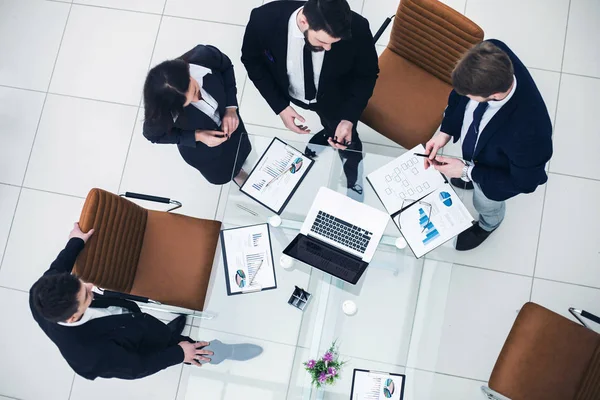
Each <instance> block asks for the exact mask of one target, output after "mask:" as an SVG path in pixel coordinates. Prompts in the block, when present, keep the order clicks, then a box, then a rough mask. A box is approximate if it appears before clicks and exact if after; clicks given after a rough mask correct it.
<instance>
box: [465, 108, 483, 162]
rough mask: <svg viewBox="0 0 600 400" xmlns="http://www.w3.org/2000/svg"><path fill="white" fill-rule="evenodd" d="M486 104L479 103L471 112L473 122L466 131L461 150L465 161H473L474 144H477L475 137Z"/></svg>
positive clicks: (477, 133)
mask: <svg viewBox="0 0 600 400" xmlns="http://www.w3.org/2000/svg"><path fill="white" fill-rule="evenodd" d="M488 105H489V104H488V103H479V105H478V106H477V108H476V109H475V111H473V122H472V123H471V126H469V129H468V130H467V134H466V135H465V138H464V139H463V143H462V150H463V159H465V160H467V161H471V160H472V159H473V154H474V153H475V144H476V143H477V136H479V125H480V124H481V118H482V117H483V114H484V113H485V110H486V109H487V108H488Z"/></svg>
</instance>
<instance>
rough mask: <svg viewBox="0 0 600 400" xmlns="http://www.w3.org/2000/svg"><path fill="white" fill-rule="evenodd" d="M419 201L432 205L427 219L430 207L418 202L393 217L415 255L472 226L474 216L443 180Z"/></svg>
mask: <svg viewBox="0 0 600 400" xmlns="http://www.w3.org/2000/svg"><path fill="white" fill-rule="evenodd" d="M421 201H422V202H424V203H428V204H431V218H430V219H429V220H428V215H429V207H428V206H427V205H426V204H420V203H417V204H414V205H413V206H411V207H409V208H407V209H405V210H404V211H402V212H401V213H400V214H398V215H396V216H395V217H394V222H395V223H396V225H398V227H399V228H400V230H401V232H402V235H403V236H404V238H405V239H406V241H407V243H408V245H409V246H410V248H411V249H412V251H413V252H414V253H415V256H417V257H421V256H423V255H424V254H426V253H428V252H430V251H431V250H433V249H435V248H436V247H438V246H440V245H442V244H444V243H445V242H447V241H448V240H450V239H452V238H453V237H455V236H456V235H458V234H459V233H461V232H463V231H464V230H466V229H468V228H469V227H471V225H472V221H473V217H472V216H471V214H469V211H468V210H467V208H466V207H465V206H464V204H463V203H462V201H460V199H459V198H458V196H457V194H456V192H455V191H454V190H453V189H452V187H451V186H450V184H448V183H444V184H443V185H442V186H441V187H440V188H439V189H438V190H436V191H434V192H433V193H431V194H430V195H429V196H426V197H425V198H423V199H422V200H421Z"/></svg>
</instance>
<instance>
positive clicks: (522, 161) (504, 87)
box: [425, 40, 552, 250]
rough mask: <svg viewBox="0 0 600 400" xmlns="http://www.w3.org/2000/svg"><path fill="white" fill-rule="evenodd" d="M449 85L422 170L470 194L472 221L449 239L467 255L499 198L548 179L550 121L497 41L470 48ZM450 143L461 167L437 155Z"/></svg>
mask: <svg viewBox="0 0 600 400" xmlns="http://www.w3.org/2000/svg"><path fill="white" fill-rule="evenodd" d="M452 84H453V86H454V90H453V91H452V92H451V93H450V97H449V99H448V107H447V108H446V112H445V114H444V119H443V121H442V126H441V129H440V133H439V134H438V135H436V136H435V137H434V138H432V139H431V140H430V141H429V142H427V144H426V146H425V147H426V150H427V152H428V154H429V158H428V159H425V168H428V167H429V166H433V167H434V168H435V169H437V170H438V171H440V172H441V173H443V174H444V175H446V176H447V177H449V178H451V183H452V185H454V186H456V187H459V188H462V189H467V190H473V191H474V192H473V204H474V206H475V209H476V210H477V212H478V213H479V222H478V223H477V224H475V225H473V227H471V228H469V229H468V230H466V231H464V232H463V233H461V234H460V235H458V239H457V241H456V249H457V250H471V249H474V248H475V247H477V246H479V245H480V244H481V243H482V242H483V241H484V240H485V239H487V238H488V236H489V235H490V234H491V233H492V232H493V231H494V230H495V229H496V228H498V226H499V225H500V223H501V222H502V220H503V219H504V213H505V209H506V206H505V204H504V201H505V200H506V199H509V198H511V197H513V196H516V195H518V194H520V193H531V192H533V191H534V190H535V189H536V188H537V187H538V185H542V184H544V183H546V181H547V180H548V176H547V175H546V171H545V166H546V163H547V162H548V161H549V160H550V157H551V156H552V140H551V137H552V123H551V121H550V116H549V115H548V110H547V109H546V104H545V103H544V100H543V99H542V96H541V94H540V92H539V91H538V88H537V87H536V85H535V83H534V81H533V79H532V78H531V75H530V74H529V72H528V71H527V69H526V68H525V66H524V65H523V63H522V62H521V61H520V60H519V59H518V58H517V56H516V55H515V54H514V53H513V52H512V51H511V50H510V49H509V48H508V47H507V46H506V45H505V44H504V43H502V42H501V41H499V40H486V41H484V42H481V43H479V44H478V45H476V46H475V47H473V48H472V49H471V50H469V51H468V52H467V54H465V55H464V57H463V58H462V59H461V60H460V61H459V62H458V64H457V65H456V68H454V71H453V72H452ZM450 138H454V142H456V141H458V139H459V138H462V151H463V159H464V162H463V161H462V160H459V159H455V158H448V157H442V156H437V157H436V154H437V152H438V151H439V149H441V148H442V147H444V146H445V145H446V144H447V143H448V142H449V141H450ZM434 158H435V159H436V160H437V161H439V162H442V163H445V164H443V165H442V164H440V163H436V162H434V161H433V160H434Z"/></svg>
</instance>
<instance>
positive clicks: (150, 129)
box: [143, 117, 196, 147]
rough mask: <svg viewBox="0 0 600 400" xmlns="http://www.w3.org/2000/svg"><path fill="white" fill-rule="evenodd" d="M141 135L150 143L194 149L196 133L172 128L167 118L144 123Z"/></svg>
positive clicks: (171, 121) (172, 123)
mask: <svg viewBox="0 0 600 400" xmlns="http://www.w3.org/2000/svg"><path fill="white" fill-rule="evenodd" d="M143 134H144V137H145V138H146V139H148V140H149V141H151V142H152V143H172V144H180V145H182V146H187V147H196V131H194V130H191V129H190V130H187V129H180V128H177V127H176V126H174V122H173V119H171V120H169V118H168V117H164V118H161V119H159V120H156V121H149V120H145V121H144V128H143Z"/></svg>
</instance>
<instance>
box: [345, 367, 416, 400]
mask: <svg viewBox="0 0 600 400" xmlns="http://www.w3.org/2000/svg"><path fill="white" fill-rule="evenodd" d="M405 379H406V377H405V376H404V375H399V374H387V373H384V372H376V371H366V370H361V369H355V370H354V377H353V378H352V393H351V397H350V398H351V399H352V400H388V399H391V400H402V399H403V398H404V380H405Z"/></svg>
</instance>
